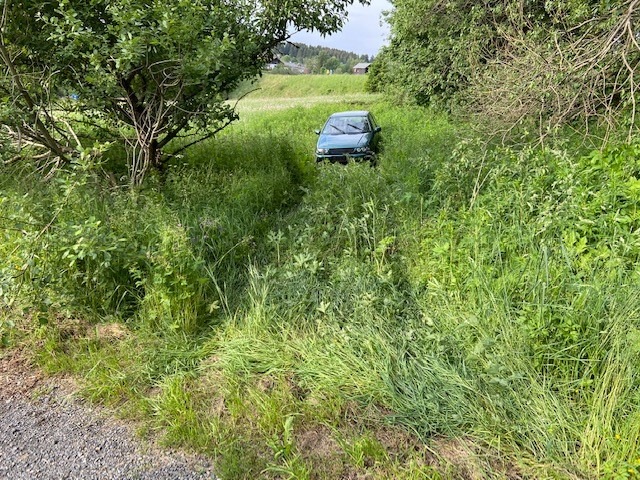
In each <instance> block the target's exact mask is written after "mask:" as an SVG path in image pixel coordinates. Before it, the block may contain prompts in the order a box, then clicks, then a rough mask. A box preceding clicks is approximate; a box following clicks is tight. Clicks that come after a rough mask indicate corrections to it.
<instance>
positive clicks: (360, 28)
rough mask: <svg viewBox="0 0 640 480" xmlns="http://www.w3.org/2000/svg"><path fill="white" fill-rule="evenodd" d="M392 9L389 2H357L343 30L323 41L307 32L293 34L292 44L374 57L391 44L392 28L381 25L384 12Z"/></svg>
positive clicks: (375, 0)
mask: <svg viewBox="0 0 640 480" xmlns="http://www.w3.org/2000/svg"><path fill="white" fill-rule="evenodd" d="M390 9H391V4H390V3H389V1H388V0H371V4H370V5H367V6H362V5H360V4H359V3H356V4H355V5H352V6H351V8H350V9H349V18H348V20H347V23H346V24H345V26H344V28H343V29H342V31H340V32H338V33H334V34H333V35H331V36H330V37H324V38H323V37H321V36H320V35H319V34H317V33H315V32H314V33H311V32H307V31H304V32H299V33H296V34H295V35H293V36H292V37H291V41H292V42H294V43H295V42H300V43H306V44H307V45H312V46H315V45H321V46H323V47H331V48H339V49H340V50H346V51H348V52H355V53H358V54H361V55H362V54H365V53H366V54H368V55H375V54H377V53H378V50H380V47H382V45H385V44H387V43H388V42H387V37H388V36H389V26H388V25H387V24H386V23H384V22H382V16H381V13H382V11H383V10H390ZM380 23H383V25H382V26H381V25H380Z"/></svg>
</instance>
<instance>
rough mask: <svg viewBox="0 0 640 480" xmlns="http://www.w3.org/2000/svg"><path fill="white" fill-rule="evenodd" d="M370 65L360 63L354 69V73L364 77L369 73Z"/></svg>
mask: <svg viewBox="0 0 640 480" xmlns="http://www.w3.org/2000/svg"><path fill="white" fill-rule="evenodd" d="M370 66H371V64H370V63H358V64H357V65H356V66H355V67H353V73H355V74H356V75H364V74H365V73H368V72H369V67H370Z"/></svg>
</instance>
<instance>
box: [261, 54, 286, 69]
mask: <svg viewBox="0 0 640 480" xmlns="http://www.w3.org/2000/svg"><path fill="white" fill-rule="evenodd" d="M278 65H282V61H281V60H280V59H279V58H278V57H273V59H272V60H270V61H269V63H267V64H266V65H265V67H264V68H266V69H267V70H273V69H274V68H276V67H277V66H278Z"/></svg>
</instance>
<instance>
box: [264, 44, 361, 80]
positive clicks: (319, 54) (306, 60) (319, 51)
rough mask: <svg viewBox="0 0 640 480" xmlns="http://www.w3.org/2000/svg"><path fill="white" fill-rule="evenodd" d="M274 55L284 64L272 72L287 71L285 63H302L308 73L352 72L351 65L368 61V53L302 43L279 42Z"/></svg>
mask: <svg viewBox="0 0 640 480" xmlns="http://www.w3.org/2000/svg"><path fill="white" fill-rule="evenodd" d="M276 55H277V56H278V57H279V58H280V60H281V61H282V62H284V65H282V66H279V67H277V68H276V69H275V71H274V73H289V72H287V71H286V70H290V69H289V68H288V67H287V66H286V64H287V63H292V64H298V65H304V67H305V71H306V72H308V73H325V72H327V71H330V72H333V73H352V69H353V66H354V65H355V64H356V63H359V62H368V61H370V58H369V56H368V55H358V54H357V53H353V52H347V51H345V50H339V49H337V48H328V47H321V46H315V47H314V46H310V45H306V44H304V43H289V42H285V43H281V44H280V45H278V47H276Z"/></svg>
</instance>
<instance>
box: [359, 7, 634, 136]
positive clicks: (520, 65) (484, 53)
mask: <svg viewBox="0 0 640 480" xmlns="http://www.w3.org/2000/svg"><path fill="white" fill-rule="evenodd" d="M392 3H393V5H394V7H395V10H394V11H393V12H392V13H391V14H390V15H389V17H388V20H389V22H390V24H391V30H392V38H391V43H390V45H389V46H388V47H387V48H385V49H384V50H383V52H382V53H381V55H379V56H378V58H377V59H376V61H375V62H374V65H373V68H372V70H371V72H370V73H371V77H370V82H369V86H370V88H372V89H374V90H375V89H378V90H386V91H389V92H391V93H392V94H395V95H399V96H402V97H404V98H408V99H410V100H412V101H415V102H417V103H421V104H427V103H429V104H440V105H444V106H446V107H447V108H450V107H452V106H453V105H463V106H464V108H465V110H467V111H471V112H475V113H478V114H481V115H483V116H485V117H486V116H487V115H488V116H489V118H491V119H492V122H493V125H494V126H500V128H503V129H504V128H507V129H508V128H509V127H508V126H509V125H515V124H518V123H521V122H523V121H525V120H526V119H531V118H535V119H538V120H543V121H542V122H538V123H539V126H540V127H541V129H542V130H545V131H548V130H552V129H553V128H555V127H557V126H558V125H561V124H564V123H571V122H575V121H583V122H585V125H590V124H591V123H593V122H592V120H593V119H594V118H595V119H597V120H598V121H604V122H605V123H606V125H607V126H608V127H613V128H616V127H618V126H619V125H620V122H621V121H623V122H626V125H627V126H630V127H631V128H632V127H633V124H634V123H635V102H636V86H637V84H638V82H639V81H640V78H638V74H637V70H638V68H637V67H638V62H639V61H640V46H639V45H638V38H637V33H636V29H635V27H634V25H636V24H637V22H638V20H640V10H639V8H638V7H639V5H640V2H639V1H638V0H624V1H620V2H614V1H612V0H584V1H573V0H552V1H541V0H480V1H479V0H448V1H444V0H394V1H393V2H392ZM621 113H624V115H621ZM495 120H499V121H498V122H495ZM542 130H541V131H542Z"/></svg>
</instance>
